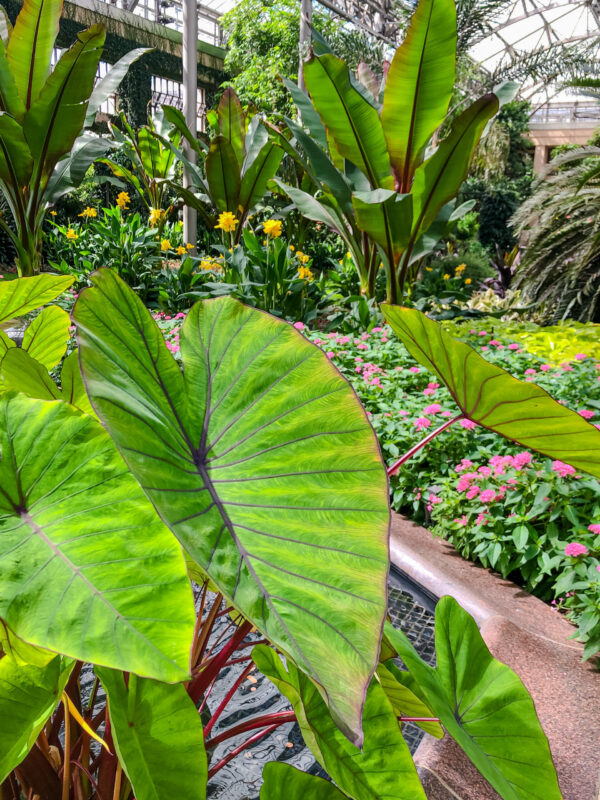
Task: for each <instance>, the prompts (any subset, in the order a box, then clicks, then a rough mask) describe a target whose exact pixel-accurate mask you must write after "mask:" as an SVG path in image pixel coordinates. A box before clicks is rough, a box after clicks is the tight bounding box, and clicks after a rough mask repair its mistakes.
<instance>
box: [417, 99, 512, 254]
mask: <svg viewBox="0 0 600 800" xmlns="http://www.w3.org/2000/svg"><path fill="white" fill-rule="evenodd" d="M497 111H498V98H497V97H496V95H494V94H486V95H484V96H483V97H480V98H479V99H478V100H476V101H475V102H474V103H473V104H472V105H470V106H469V107H468V108H467V109H466V110H465V111H463V113H462V114H461V115H460V116H459V117H457V118H456V119H455V120H454V122H453V124H452V129H451V131H450V133H449V134H448V136H447V137H446V138H445V139H444V140H443V141H442V143H441V144H440V146H439V147H438V149H437V150H436V151H435V153H434V154H433V155H432V156H431V158H428V159H427V161H425V162H423V164H421V165H420V166H419V167H418V168H417V169H416V171H415V178H414V182H413V185H412V188H411V194H412V195H413V198H414V200H413V219H414V223H413V240H416V239H417V238H418V236H419V235H420V234H421V233H422V232H423V231H424V230H427V228H428V227H429V226H430V225H431V223H432V222H433V221H434V219H435V218H436V216H437V214H438V212H439V210H440V209H441V208H442V206H444V205H445V204H446V203H447V202H448V201H449V200H451V199H452V198H453V197H455V196H456V194H457V192H458V190H459V189H460V186H461V184H462V182H463V181H464V180H465V178H466V177H467V173H468V171H469V165H470V163H471V159H472V157H473V153H474V152H475V148H476V147H477V143H478V142H479V139H480V137H481V134H482V131H483V129H484V127H485V125H486V123H487V122H488V120H490V119H491V118H492V117H493V116H494V114H496V113H497Z"/></svg>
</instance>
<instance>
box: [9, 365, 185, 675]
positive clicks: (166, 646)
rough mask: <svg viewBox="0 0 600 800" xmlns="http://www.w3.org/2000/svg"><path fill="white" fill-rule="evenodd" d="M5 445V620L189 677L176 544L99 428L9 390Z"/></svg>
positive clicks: (57, 643) (113, 663)
mask: <svg viewBox="0 0 600 800" xmlns="http://www.w3.org/2000/svg"><path fill="white" fill-rule="evenodd" d="M13 352H19V350H17V349H15V350H10V351H9V353H8V354H7V355H9V356H10V355H11V354H12V353H13ZM17 434H18V435H17ZM0 454H1V459H0V619H3V620H4V621H5V623H6V625H7V626H8V627H9V628H10V630H12V631H13V632H14V634H15V635H16V636H18V637H19V638H21V639H23V640H24V641H25V642H27V643H29V644H32V645H35V646H37V647H43V648H45V649H47V650H53V651H55V652H59V653H63V654H65V655H67V656H69V657H71V658H75V659H78V660H80V661H91V662H93V663H97V664H102V665H105V666H109V667H114V668H116V669H123V670H128V671H132V672H136V673H138V674H140V675H147V676H149V677H155V678H157V679H160V680H165V681H178V680H186V678H187V676H188V675H189V659H190V655H189V650H190V646H191V640H192V638H193V630H194V605H193V597H192V592H191V587H190V584H189V580H188V578H187V573H186V569H185V561H184V559H183V556H182V554H181V548H180V546H179V544H178V543H177V542H176V541H175V539H174V537H173V536H172V535H171V533H170V532H169V530H168V529H167V528H166V527H165V526H164V525H163V523H162V522H161V521H160V520H159V519H158V518H157V516H156V514H155V512H154V509H153V508H152V506H151V505H150V503H148V502H147V501H146V498H145V497H144V495H143V493H142V492H141V490H140V488H139V487H138V485H137V483H136V482H135V480H134V478H133V476H132V475H130V473H129V472H128V471H127V469H126V468H125V465H124V464H123V460H122V459H121V457H120V456H119V454H118V453H117V451H116V450H115V448H114V445H113V444H112V442H111V440H110V437H109V436H108V434H107V433H106V431H105V430H104V429H103V428H102V426H101V425H99V424H98V422H96V421H95V420H92V419H91V418H90V417H88V416H85V415H83V414H81V413H80V412H78V411H76V410H75V409H73V408H70V407H69V406H68V405H67V404H66V403H62V402H46V401H43V400H33V399H30V398H28V397H25V396H24V395H22V394H15V393H13V392H9V393H7V394H5V395H4V396H3V397H2V399H1V400H0Z"/></svg>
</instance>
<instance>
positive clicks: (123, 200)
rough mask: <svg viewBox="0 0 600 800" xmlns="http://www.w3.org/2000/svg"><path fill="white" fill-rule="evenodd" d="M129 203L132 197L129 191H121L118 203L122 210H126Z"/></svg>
mask: <svg viewBox="0 0 600 800" xmlns="http://www.w3.org/2000/svg"><path fill="white" fill-rule="evenodd" d="M129 203H131V197H129V195H128V194H127V192H119V194H118V196H117V205H118V206H119V208H120V209H121V211H124V210H125V209H126V208H127V206H128V205H129Z"/></svg>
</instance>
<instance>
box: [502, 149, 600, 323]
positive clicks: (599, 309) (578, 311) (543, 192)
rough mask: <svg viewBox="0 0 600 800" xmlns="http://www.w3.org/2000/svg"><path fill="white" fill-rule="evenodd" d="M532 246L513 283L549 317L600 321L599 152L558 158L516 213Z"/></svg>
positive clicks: (517, 223)
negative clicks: (545, 309)
mask: <svg viewBox="0 0 600 800" xmlns="http://www.w3.org/2000/svg"><path fill="white" fill-rule="evenodd" d="M512 224H513V226H514V228H515V232H516V234H517V235H518V236H522V237H526V241H527V246H526V247H525V249H524V251H523V255H522V258H521V263H520V265H519V268H518V269H517V272H516V275H515V277H514V286H515V287H517V288H520V289H521V290H522V291H523V294H524V296H525V297H526V298H527V299H528V300H529V301H533V302H535V303H538V304H545V305H546V308H547V312H546V313H547V317H551V318H552V319H553V320H554V321H558V320H565V319H567V318H571V319H576V320H578V321H580V322H599V321H600V235H599V225H600V149H599V148H597V147H586V148H581V149H578V150H576V151H573V152H567V153H565V154H563V155H560V156H558V158H555V159H554V160H553V161H552V162H551V163H550V165H549V166H548V168H547V171H546V173H545V174H544V175H543V176H541V177H540V179H539V180H538V181H537V183H536V184H535V186H534V189H533V192H532V195H531V197H530V198H529V199H528V200H527V201H526V202H525V203H524V204H523V205H522V206H521V207H520V208H519V209H518V211H517V212H516V213H515V215H514V217H513V219H512Z"/></svg>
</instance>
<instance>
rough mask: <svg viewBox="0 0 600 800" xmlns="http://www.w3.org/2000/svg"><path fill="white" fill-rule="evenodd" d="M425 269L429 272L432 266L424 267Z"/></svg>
mask: <svg viewBox="0 0 600 800" xmlns="http://www.w3.org/2000/svg"><path fill="white" fill-rule="evenodd" d="M425 269H426V270H427V272H431V271H432V270H433V267H425Z"/></svg>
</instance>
